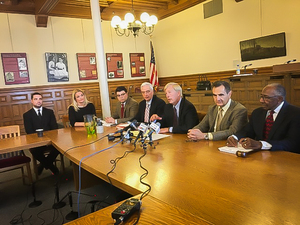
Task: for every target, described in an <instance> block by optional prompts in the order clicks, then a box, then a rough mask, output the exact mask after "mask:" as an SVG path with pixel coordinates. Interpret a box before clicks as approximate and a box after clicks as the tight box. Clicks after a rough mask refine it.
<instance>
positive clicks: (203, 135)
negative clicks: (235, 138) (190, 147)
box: [188, 81, 248, 140]
mask: <svg viewBox="0 0 300 225" xmlns="http://www.w3.org/2000/svg"><path fill="white" fill-rule="evenodd" d="M212 87H213V88H212V92H213V98H214V102H215V104H214V105H211V106H209V108H208V112H207V114H206V115H205V117H204V118H203V120H202V121H201V122H200V123H199V124H198V125H197V126H195V127H194V128H193V129H191V130H189V132H188V138H189V139H191V140H203V139H205V140H226V139H227V138H228V137H229V136H230V135H232V134H234V133H237V132H238V131H240V130H241V129H242V128H243V127H244V126H245V125H246V124H247V122H248V115H247V109H246V108H245V107H244V106H243V105H242V104H240V103H239V102H236V101H233V100H232V99H231V94H232V91H231V88H230V84H229V83H228V82H226V81H216V82H214V83H213V84H212Z"/></svg>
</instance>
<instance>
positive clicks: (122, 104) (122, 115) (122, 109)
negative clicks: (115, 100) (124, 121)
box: [121, 102, 124, 118]
mask: <svg viewBox="0 0 300 225" xmlns="http://www.w3.org/2000/svg"><path fill="white" fill-rule="evenodd" d="M121 118H124V102H122V103H121Z"/></svg>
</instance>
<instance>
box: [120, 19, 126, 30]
mask: <svg viewBox="0 0 300 225" xmlns="http://www.w3.org/2000/svg"><path fill="white" fill-rule="evenodd" d="M127 27H128V23H127V21H125V20H122V21H121V23H120V28H122V29H127Z"/></svg>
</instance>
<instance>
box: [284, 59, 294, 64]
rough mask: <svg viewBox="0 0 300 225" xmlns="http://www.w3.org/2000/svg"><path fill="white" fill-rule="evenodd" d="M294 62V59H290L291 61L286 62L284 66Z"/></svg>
mask: <svg viewBox="0 0 300 225" xmlns="http://www.w3.org/2000/svg"><path fill="white" fill-rule="evenodd" d="M295 61H296V59H291V60H289V61H287V62H286V64H290V63H291V62H295Z"/></svg>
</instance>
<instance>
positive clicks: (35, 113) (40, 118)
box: [23, 92, 59, 175]
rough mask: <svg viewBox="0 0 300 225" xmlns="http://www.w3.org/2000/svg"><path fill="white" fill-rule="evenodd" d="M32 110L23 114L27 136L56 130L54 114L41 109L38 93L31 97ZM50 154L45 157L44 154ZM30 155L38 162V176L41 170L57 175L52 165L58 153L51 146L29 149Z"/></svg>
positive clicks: (57, 171) (41, 101)
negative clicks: (39, 131) (41, 130)
mask: <svg viewBox="0 0 300 225" xmlns="http://www.w3.org/2000/svg"><path fill="white" fill-rule="evenodd" d="M31 103H32V105H33V107H32V109H30V110H29V111H27V112H26V113H24V114H23V120H24V126H25V131H26V133H27V134H32V133H36V130H37V129H43V130H44V131H47V130H54V129H57V128H58V125H57V122H56V119H55V116H54V112H53V111H52V110H51V109H47V108H45V107H42V104H43V97H42V95H41V94H40V93H37V92H35V93H33V94H32V95H31ZM45 151H47V152H50V153H49V155H48V156H47V157H45V154H44V152H45ZM30 152H31V154H32V155H33V157H34V158H35V159H37V160H38V161H39V162H40V165H39V166H38V174H39V175H40V174H41V173H42V171H43V169H44V168H45V169H50V170H51V171H52V172H53V173H54V174H55V175H57V174H58V173H59V170H58V169H57V167H56V166H55V165H54V164H53V162H54V161H55V159H56V157H57V155H58V154H59V152H58V151H57V150H56V149H55V148H54V147H53V146H52V145H49V146H41V147H37V148H31V149H30Z"/></svg>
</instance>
